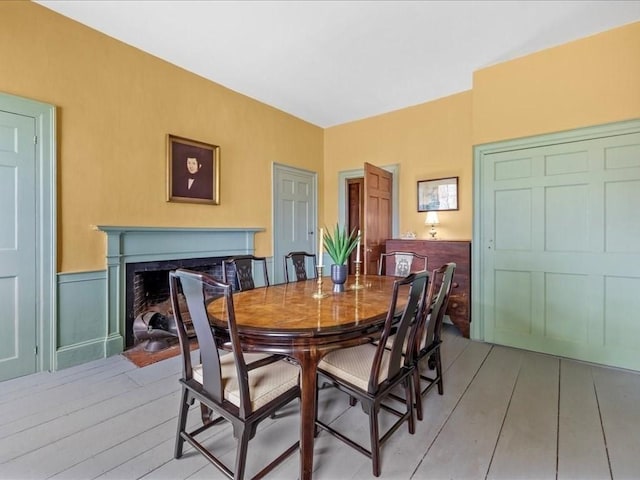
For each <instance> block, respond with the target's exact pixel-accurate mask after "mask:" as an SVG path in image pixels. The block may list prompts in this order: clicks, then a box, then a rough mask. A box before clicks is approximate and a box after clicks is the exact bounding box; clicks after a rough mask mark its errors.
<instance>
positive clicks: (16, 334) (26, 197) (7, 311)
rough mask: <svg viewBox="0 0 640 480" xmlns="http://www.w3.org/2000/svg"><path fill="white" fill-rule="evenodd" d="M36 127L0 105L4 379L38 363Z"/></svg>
mask: <svg viewBox="0 0 640 480" xmlns="http://www.w3.org/2000/svg"><path fill="white" fill-rule="evenodd" d="M35 128H36V125H35V119H34V118H33V117H29V116H23V115H17V114H14V113H9V112H5V111H1V110H0V206H1V208H0V306H1V308H0V380H6V379H8V378H13V377H18V376H21V375H26V374H29V373H33V372H35V371H36V368H37V354H36V323H37V319H36V315H37V308H38V301H37V296H36V291H37V289H36V215H35V212H36V162H35V159H36V145H35V134H36V131H35Z"/></svg>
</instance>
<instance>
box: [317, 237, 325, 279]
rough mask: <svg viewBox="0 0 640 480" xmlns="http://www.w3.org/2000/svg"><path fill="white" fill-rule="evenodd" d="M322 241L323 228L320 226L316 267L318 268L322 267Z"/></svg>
mask: <svg viewBox="0 0 640 480" xmlns="http://www.w3.org/2000/svg"><path fill="white" fill-rule="evenodd" d="M323 242H324V228H320V241H319V242H318V267H320V268H322V243H323ZM318 276H320V275H318Z"/></svg>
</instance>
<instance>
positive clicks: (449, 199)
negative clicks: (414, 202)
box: [418, 177, 458, 212]
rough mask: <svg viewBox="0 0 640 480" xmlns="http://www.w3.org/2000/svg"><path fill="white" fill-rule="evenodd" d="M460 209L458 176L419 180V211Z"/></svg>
mask: <svg viewBox="0 0 640 480" xmlns="http://www.w3.org/2000/svg"><path fill="white" fill-rule="evenodd" d="M443 210H458V177H448V178H435V179H433V180H420V181H419V182H418V212H432V211H443Z"/></svg>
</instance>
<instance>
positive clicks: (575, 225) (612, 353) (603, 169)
mask: <svg viewBox="0 0 640 480" xmlns="http://www.w3.org/2000/svg"><path fill="white" fill-rule="evenodd" d="M480 169H481V177H482V184H481V190H482V191H481V193H480V195H481V205H480V206H479V208H480V209H481V211H480V212H479V218H480V224H481V230H482V235H481V238H479V241H480V250H479V252H480V257H481V258H480V270H481V273H480V275H481V276H480V280H481V285H480V286H479V288H480V289H481V291H482V293H481V296H480V302H479V303H480V309H481V315H482V319H483V322H484V339H485V340H486V341H489V342H494V343H499V344H504V345H510V346H515V347H519V348H525V349H529V350H534V351H539V352H545V353H550V354H555V355H560V356H566V357H570V358H575V359H579V360H586V361H591V362H595V363H601V364H606V365H613V366H619V367H624V368H630V369H634V370H640V341H638V339H640V295H639V293H640V213H639V211H638V209H639V208H640V133H627V134H624V135H615V136H609V137H604V138H592V139H589V140H582V141H573V142H565V143H559V144H556V145H546V146H536V147H530V148H524V149H517V150H516V149H514V150H511V151H503V152H496V153H491V154H487V155H484V157H483V158H482V164H481V166H480Z"/></svg>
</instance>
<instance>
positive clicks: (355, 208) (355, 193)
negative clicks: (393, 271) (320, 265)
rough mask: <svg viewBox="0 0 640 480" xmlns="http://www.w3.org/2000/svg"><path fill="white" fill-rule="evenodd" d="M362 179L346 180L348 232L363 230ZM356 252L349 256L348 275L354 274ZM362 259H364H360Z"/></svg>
mask: <svg viewBox="0 0 640 480" xmlns="http://www.w3.org/2000/svg"><path fill="white" fill-rule="evenodd" d="M363 192H364V178H362V177H360V178H350V179H348V180H347V230H348V231H349V232H351V231H353V230H354V229H355V230H356V231H358V230H360V231H362V230H364V225H363V224H362V213H363V212H364V198H363ZM362 247H363V244H362V242H361V243H360V255H362ZM356 258H357V252H356V251H355V250H354V251H353V252H352V253H351V255H350V256H349V262H348V263H349V275H353V274H355V273H356V272H355V263H354V262H355V261H356ZM360 258H364V257H362V256H361V257H360Z"/></svg>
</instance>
